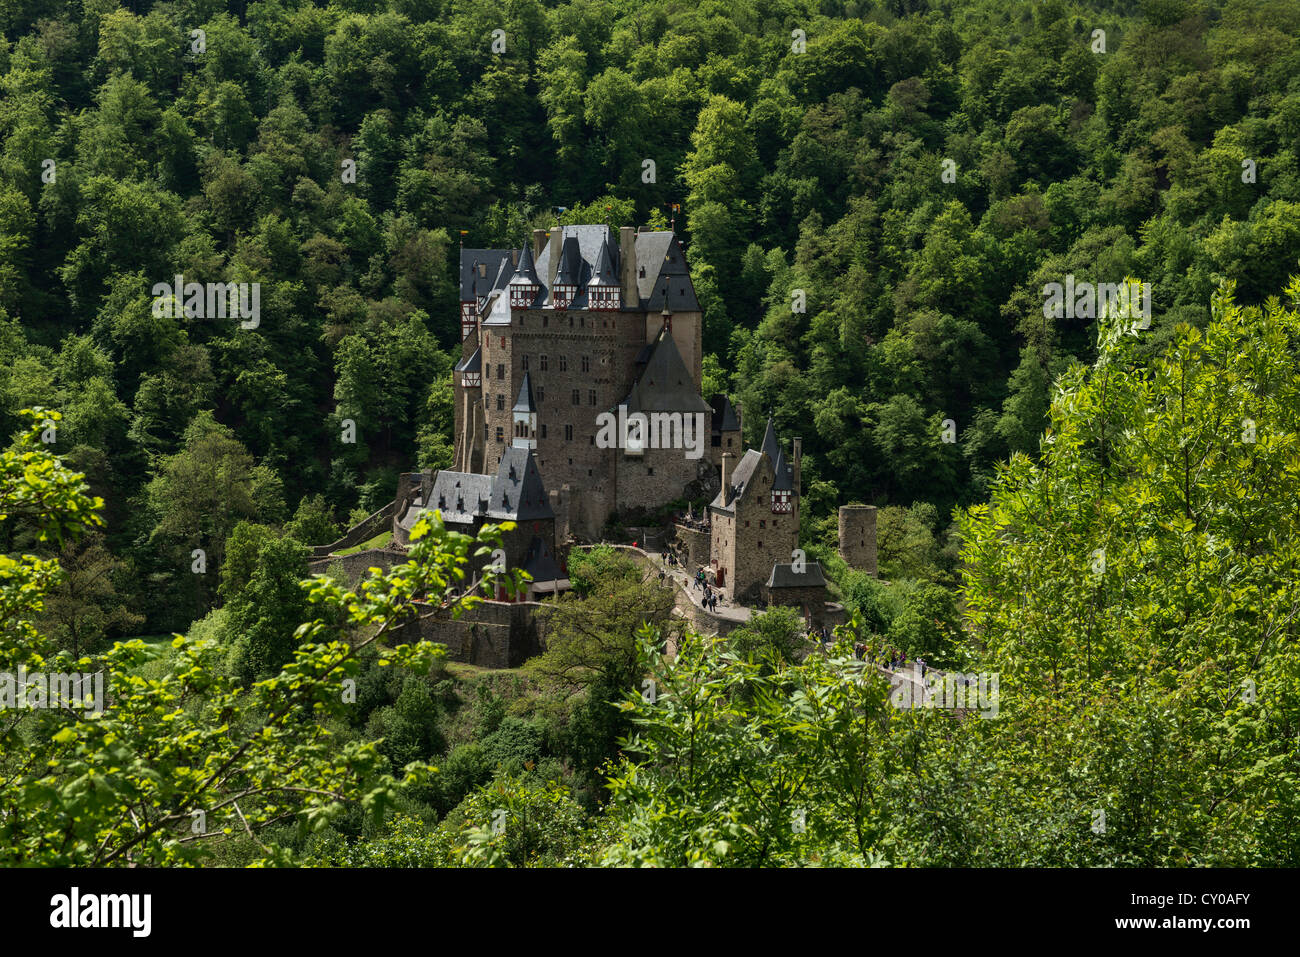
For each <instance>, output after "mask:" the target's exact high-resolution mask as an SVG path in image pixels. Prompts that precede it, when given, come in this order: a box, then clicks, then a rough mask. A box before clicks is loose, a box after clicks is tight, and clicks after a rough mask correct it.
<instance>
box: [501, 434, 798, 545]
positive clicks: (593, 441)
mask: <svg viewBox="0 0 1300 957" xmlns="http://www.w3.org/2000/svg"><path fill="white" fill-rule="evenodd" d="M491 428H492V427H491V426H490V425H488V424H487V423H486V422H484V423H483V438H484V439H485V440H486V439H487V438H488V437H489V435H490V431H489V430H490V429H491ZM525 428H526V426H525ZM541 430H542V438H546V425H545V424H544V423H543V425H542V426H541ZM517 434H518V435H519V436H520V437H521V438H526V437H527V436H524V435H523V433H517ZM588 439H589V440H590V443H589V444H591V445H595V444H596V437H595V436H594V435H591V436H588ZM497 441H498V442H504V441H505V429H504V427H503V426H499V425H498V426H497ZM564 441H566V442H572V441H573V426H571V425H566V426H565V427H564ZM569 464H570V465H572V464H573V463H572V462H570V463H569ZM653 472H654V470H653V469H652V470H651V474H653ZM773 524H775V523H773Z"/></svg>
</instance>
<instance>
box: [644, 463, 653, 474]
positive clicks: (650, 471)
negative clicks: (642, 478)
mask: <svg viewBox="0 0 1300 957" xmlns="http://www.w3.org/2000/svg"><path fill="white" fill-rule="evenodd" d="M645 474H646V475H654V474H655V467H654V466H653V465H652V466H650V467H649V468H648V469H646V470H645Z"/></svg>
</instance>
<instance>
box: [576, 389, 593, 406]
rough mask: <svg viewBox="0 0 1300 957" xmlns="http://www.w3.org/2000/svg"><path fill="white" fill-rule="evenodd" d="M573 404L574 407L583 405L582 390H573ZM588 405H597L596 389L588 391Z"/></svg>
mask: <svg viewBox="0 0 1300 957" xmlns="http://www.w3.org/2000/svg"><path fill="white" fill-rule="evenodd" d="M573 404H574V405H582V390H581V389H574V390H573ZM587 404H588V405H595V404H596V390H595V389H588V390H587Z"/></svg>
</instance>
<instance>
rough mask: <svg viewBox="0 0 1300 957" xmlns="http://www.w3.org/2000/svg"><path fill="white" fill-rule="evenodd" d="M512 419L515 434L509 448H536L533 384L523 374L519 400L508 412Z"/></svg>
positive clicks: (526, 375) (535, 407) (535, 412)
mask: <svg viewBox="0 0 1300 957" xmlns="http://www.w3.org/2000/svg"><path fill="white" fill-rule="evenodd" d="M510 414H511V416H512V417H513V419H514V425H515V434H514V439H513V440H512V441H511V443H510V444H511V446H512V447H514V448H516V449H535V448H537V403H536V402H535V401H533V384H532V381H531V380H530V379H529V378H528V373H527V372H525V373H524V381H523V384H522V385H520V387H519V398H518V399H517V400H516V401H515V404H514V408H512V409H511V410H510Z"/></svg>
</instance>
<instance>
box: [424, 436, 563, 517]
mask: <svg viewBox="0 0 1300 957" xmlns="http://www.w3.org/2000/svg"><path fill="white" fill-rule="evenodd" d="M426 508H428V509H440V510H441V511H442V518H443V521H445V522H453V523H457V524H461V525H468V524H472V523H473V522H474V521H475V520H476V519H483V520H490V521H504V520H507V519H509V520H511V521H530V520H533V519H543V518H554V517H555V512H554V511H552V509H551V503H550V498H549V497H548V496H547V494H546V486H545V485H544V484H543V482H542V475H541V472H539V471H538V470H537V458H536V454H535V453H534V452H533V450H532V449H516V448H513V447H511V448H507V449H506V450H505V452H504V453H502V455H501V463H500V464H499V465H498V466H497V473H496V475H479V474H478V473H476V472H451V471H448V470H446V469H444V470H442V471H440V472H439V473H438V474H437V476H436V477H435V478H434V480H433V488H432V489H431V490H430V492H429V501H428V502H427V503H426V502H424V501H423V500H422V499H419V498H417V499H416V500H415V501H414V502H413V503H412V507H411V508H409V509H407V512H406V516H405V517H404V518H403V520H402V523H401V524H402V527H403V528H408V529H409V528H411V527H413V526H414V525H415V521H416V518H417V517H418V516H419V513H420V512H421V511H422V510H424V509H426Z"/></svg>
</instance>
